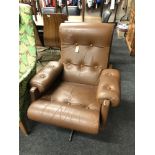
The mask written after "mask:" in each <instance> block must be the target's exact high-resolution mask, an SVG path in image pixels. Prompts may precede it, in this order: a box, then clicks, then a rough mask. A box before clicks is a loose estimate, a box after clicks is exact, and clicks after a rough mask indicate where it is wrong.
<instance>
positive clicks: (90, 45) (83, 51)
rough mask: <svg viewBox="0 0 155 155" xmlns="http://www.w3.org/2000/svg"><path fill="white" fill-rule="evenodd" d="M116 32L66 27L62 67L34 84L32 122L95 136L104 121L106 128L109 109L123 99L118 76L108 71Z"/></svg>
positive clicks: (100, 26)
mask: <svg viewBox="0 0 155 155" xmlns="http://www.w3.org/2000/svg"><path fill="white" fill-rule="evenodd" d="M113 28H114V25H113V24H102V23H98V24H90V23H76V24H75V23H63V24H61V26H60V39H61V59H60V62H49V64H47V66H45V68H44V69H42V70H41V71H40V72H39V73H37V75H36V76H35V77H34V78H33V79H32V80H31V86H32V88H31V90H30V91H31V94H34V95H32V96H33V98H32V100H35V101H33V102H32V104H31V105H30V107H29V109H28V112H27V114H28V117H29V118H30V119H32V120H35V121H39V122H42V123H48V124H52V125H56V126H60V127H63V128H68V129H72V130H76V131H81V132H86V133H91V134H97V133H98V132H99V127H100V120H102V122H103V126H104V127H105V124H106V121H107V117H108V111H109V106H110V104H111V105H112V106H117V105H118V104H119V100H120V99H119V97H120V75H119V71H117V70H115V69H106V68H107V66H108V58H109V49H110V46H111V40H112V34H113ZM77 49H78V50H77ZM51 66H52V67H51ZM109 88H110V89H109ZM36 92H39V93H40V95H41V96H40V97H39V98H38V97H36V98H35V96H37V95H36Z"/></svg>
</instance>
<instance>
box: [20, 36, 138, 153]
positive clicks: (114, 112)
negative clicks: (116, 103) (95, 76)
mask: <svg viewBox="0 0 155 155" xmlns="http://www.w3.org/2000/svg"><path fill="white" fill-rule="evenodd" d="M110 63H112V64H113V68H118V69H120V71H121V90H122V95H121V105H120V107H118V108H115V109H112V108H111V110H110V113H109V118H108V123H107V127H106V129H105V130H104V131H103V132H101V133H100V134H98V135H96V136H94V135H88V134H83V133H75V135H74V137H73V141H72V142H68V137H69V132H70V131H68V130H66V129H61V128H57V127H54V126H51V125H45V124H40V123H36V125H35V126H34V127H33V129H32V132H31V134H30V135H29V136H27V137H25V136H23V134H22V133H19V140H20V148H19V151H20V155H134V154H135V60H134V57H130V56H129V52H128V48H127V46H126V44H125V41H124V39H121V40H120V39H119V40H118V39H117V35H116V34H115V35H114V39H113V44H112V52H111V57H110Z"/></svg>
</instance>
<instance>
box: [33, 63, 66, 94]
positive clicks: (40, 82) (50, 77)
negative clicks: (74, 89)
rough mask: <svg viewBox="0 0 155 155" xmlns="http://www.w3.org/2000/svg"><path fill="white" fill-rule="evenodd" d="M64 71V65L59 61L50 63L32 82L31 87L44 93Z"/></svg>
mask: <svg viewBox="0 0 155 155" xmlns="http://www.w3.org/2000/svg"><path fill="white" fill-rule="evenodd" d="M62 70H63V64H62V63H61V62H58V61H51V62H49V63H48V64H47V65H46V66H45V67H44V68H43V69H41V70H40V71H39V72H38V73H37V74H36V75H35V76H34V77H33V78H32V79H31V81H30V84H31V87H37V88H38V90H39V92H40V93H42V92H44V91H45V90H47V89H48V88H49V86H51V84H52V82H53V81H54V80H55V79H56V77H57V76H58V75H59V74H60V73H61V71H62Z"/></svg>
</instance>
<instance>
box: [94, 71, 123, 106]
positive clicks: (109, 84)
mask: <svg viewBox="0 0 155 155" xmlns="http://www.w3.org/2000/svg"><path fill="white" fill-rule="evenodd" d="M97 99H98V100H99V102H100V103H103V100H105V99H108V100H110V102H111V106H112V107H116V106H118V105H119V103H120V72H119V71H118V70H116V69H104V70H103V71H102V73H101V76H100V81H99V84H98V88H97Z"/></svg>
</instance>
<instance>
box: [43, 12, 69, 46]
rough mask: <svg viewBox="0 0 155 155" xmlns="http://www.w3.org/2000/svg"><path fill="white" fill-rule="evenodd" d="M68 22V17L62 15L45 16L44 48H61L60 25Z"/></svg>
mask: <svg viewBox="0 0 155 155" xmlns="http://www.w3.org/2000/svg"><path fill="white" fill-rule="evenodd" d="M65 20H68V18H67V15H65V14H62V13H55V14H43V21H44V27H43V38H44V46H46V47H50V48H60V38H59V25H60V24H61V23H63V22H64V21H65Z"/></svg>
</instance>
